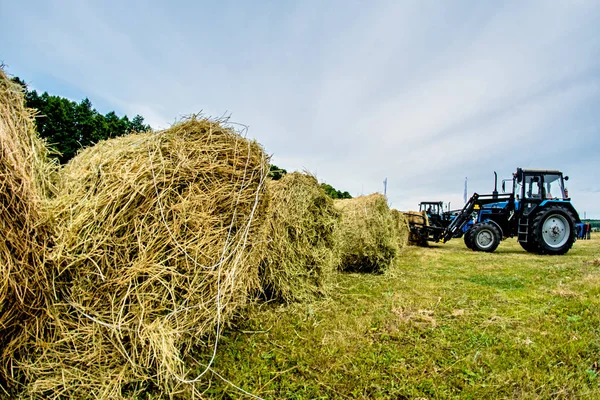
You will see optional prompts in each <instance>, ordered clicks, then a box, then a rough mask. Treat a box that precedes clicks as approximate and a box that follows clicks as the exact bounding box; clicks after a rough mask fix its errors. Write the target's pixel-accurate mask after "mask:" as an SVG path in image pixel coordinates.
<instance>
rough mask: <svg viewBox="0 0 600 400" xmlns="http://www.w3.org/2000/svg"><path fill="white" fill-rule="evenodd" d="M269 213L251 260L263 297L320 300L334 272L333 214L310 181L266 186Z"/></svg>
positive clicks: (304, 177) (298, 177)
mask: <svg viewBox="0 0 600 400" xmlns="http://www.w3.org/2000/svg"><path fill="white" fill-rule="evenodd" d="M267 192H268V195H269V207H268V211H267V218H266V221H265V224H264V226H263V228H262V230H261V235H260V237H261V243H262V246H258V247H257V248H256V249H257V252H256V256H257V263H258V264H259V274H260V280H261V286H262V290H263V293H264V294H265V295H266V297H267V298H269V299H279V300H282V301H285V302H292V301H304V300H310V299H311V298H314V297H315V296H318V295H324V294H326V293H327V291H328V289H329V288H330V283H331V277H332V275H333V273H334V271H335V267H336V265H335V264H336V260H335V252H334V249H335V240H334V232H335V228H336V225H337V222H338V220H339V212H338V211H337V210H336V209H335V207H334V205H333V200H332V199H331V198H330V197H329V196H327V194H326V193H325V191H324V190H323V188H322V187H321V186H320V185H319V183H318V181H317V179H315V178H314V177H313V176H311V175H308V174H305V173H299V172H294V173H290V174H287V175H284V176H283V178H281V179H279V180H274V181H268V185H267Z"/></svg>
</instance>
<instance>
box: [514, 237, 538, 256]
mask: <svg viewBox="0 0 600 400" xmlns="http://www.w3.org/2000/svg"><path fill="white" fill-rule="evenodd" d="M519 244H520V245H521V247H522V248H523V249H525V251H527V252H529V253H537V252H538V251H539V250H538V247H537V244H536V243H535V242H534V241H533V239H531V238H530V239H529V242H519Z"/></svg>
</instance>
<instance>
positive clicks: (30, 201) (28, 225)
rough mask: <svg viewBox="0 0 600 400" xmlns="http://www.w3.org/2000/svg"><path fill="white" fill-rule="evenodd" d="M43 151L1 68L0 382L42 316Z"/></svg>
mask: <svg viewBox="0 0 600 400" xmlns="http://www.w3.org/2000/svg"><path fill="white" fill-rule="evenodd" d="M47 155H48V151H47V149H46V146H45V143H44V142H43V141H42V140H41V139H40V138H39V137H38V135H37V133H36V132H35V121H34V114H33V111H32V110H30V109H27V108H25V106H24V97H23V88H22V87H21V86H20V85H18V84H16V83H14V82H12V81H11V80H10V79H9V78H8V76H7V75H6V74H5V73H4V71H3V70H2V69H1V68H0V236H2V240H0V357H1V359H2V363H1V365H0V386H4V385H6V384H7V382H8V381H12V380H13V379H16V377H15V376H14V375H13V372H14V367H15V357H16V356H17V355H18V354H19V353H21V352H22V350H23V348H24V347H26V345H25V343H26V342H27V341H28V340H30V338H32V337H33V338H35V337H36V336H37V335H38V334H39V331H40V325H41V323H42V320H43V318H44V316H45V312H44V309H45V308H46V306H47V301H48V295H49V289H50V283H49V279H48V277H47V275H46V268H45V266H46V260H45V256H44V254H45V252H46V248H47V247H48V246H50V241H51V230H50V228H49V225H48V221H47V217H46V214H45V212H44V207H43V204H44V201H45V198H46V196H47V195H49V194H50V192H51V190H52V185H51V183H50V177H51V176H52V171H53V170H54V168H55V164H52V163H51V162H49V161H48V158H47Z"/></svg>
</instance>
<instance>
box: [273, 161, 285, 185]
mask: <svg viewBox="0 0 600 400" xmlns="http://www.w3.org/2000/svg"><path fill="white" fill-rule="evenodd" d="M285 174H287V171H286V170H285V169H283V168H279V167H278V166H277V165H273V164H271V165H270V166H269V177H270V178H271V179H273V180H274V181H278V180H279V179H281V178H282V177H283V176H284V175H285Z"/></svg>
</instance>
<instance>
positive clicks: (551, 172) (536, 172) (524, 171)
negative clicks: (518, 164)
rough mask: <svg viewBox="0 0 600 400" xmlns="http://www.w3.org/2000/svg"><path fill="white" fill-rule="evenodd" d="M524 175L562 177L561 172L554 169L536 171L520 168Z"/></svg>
mask: <svg viewBox="0 0 600 400" xmlns="http://www.w3.org/2000/svg"><path fill="white" fill-rule="evenodd" d="M521 171H523V173H524V174H536V175H541V174H552V175H562V172H561V171H558V170H556V169H536V168H521Z"/></svg>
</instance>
